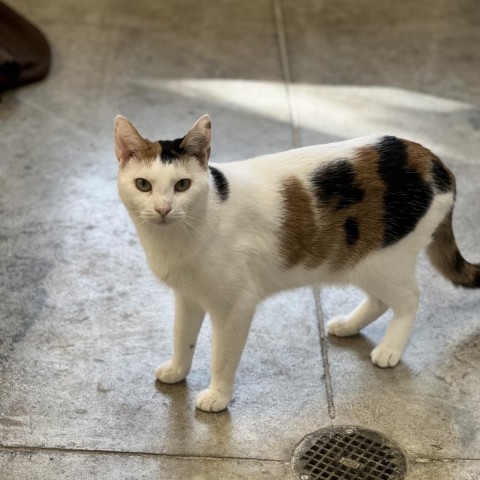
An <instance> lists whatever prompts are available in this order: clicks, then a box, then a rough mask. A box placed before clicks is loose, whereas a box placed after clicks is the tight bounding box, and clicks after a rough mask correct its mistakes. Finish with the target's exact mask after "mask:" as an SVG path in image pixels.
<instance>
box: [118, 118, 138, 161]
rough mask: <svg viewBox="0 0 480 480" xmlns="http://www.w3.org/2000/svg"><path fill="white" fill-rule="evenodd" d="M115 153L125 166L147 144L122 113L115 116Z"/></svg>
mask: <svg viewBox="0 0 480 480" xmlns="http://www.w3.org/2000/svg"><path fill="white" fill-rule="evenodd" d="M114 132H115V155H116V156H117V160H118V162H119V163H120V166H122V167H123V166H125V165H126V164H127V162H128V160H130V158H132V157H133V156H135V155H136V154H137V153H138V152H139V151H140V150H141V149H142V148H143V147H144V145H145V139H144V138H143V137H142V136H141V135H140V134H139V133H138V132H137V130H136V128H135V127H134V126H133V125H132V124H131V123H130V122H129V121H128V120H127V119H126V118H125V117H123V116H122V115H117V116H116V117H115V127H114Z"/></svg>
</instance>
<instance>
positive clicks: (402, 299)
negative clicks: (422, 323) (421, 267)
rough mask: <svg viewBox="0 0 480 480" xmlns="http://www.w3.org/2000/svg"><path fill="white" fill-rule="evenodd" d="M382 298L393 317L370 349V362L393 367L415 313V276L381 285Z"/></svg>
mask: <svg viewBox="0 0 480 480" xmlns="http://www.w3.org/2000/svg"><path fill="white" fill-rule="evenodd" d="M381 295H382V299H383V300H384V301H385V302H386V303H387V304H388V306H389V307H390V308H391V309H392V310H393V318H392V319H391V321H390V324H389V325H388V327H387V331H386V332H385V335H384V337H383V339H382V341H381V342H380V343H379V344H378V345H377V346H376V347H375V348H374V349H373V350H372V353H371V354H370V358H371V359H372V363H373V364H375V365H378V366H379V367H382V368H385V367H394V366H395V365H396V364H397V363H398V362H399V361H400V358H401V357H402V354H403V351H404V349H405V346H406V345H407V342H408V338H409V336H410V332H411V330H412V327H413V322H414V321H415V317H416V314H417V308H418V299H419V290H418V286H417V282H416V280H415V278H411V279H410V281H409V282H403V285H401V286H399V285H398V284H396V285H393V288H391V289H388V287H387V288H385V286H384V287H383V292H382V294H381Z"/></svg>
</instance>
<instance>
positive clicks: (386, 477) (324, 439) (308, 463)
mask: <svg viewBox="0 0 480 480" xmlns="http://www.w3.org/2000/svg"><path fill="white" fill-rule="evenodd" d="M292 468H293V471H294V472H295V475H296V476H297V478H299V479H300V480H401V479H403V478H404V477H405V475H406V473H407V462H406V459H405V455H404V454H403V453H402V451H401V450H400V448H399V447H398V446H397V445H395V444H394V443H393V442H392V441H391V440H389V439H388V438H385V437H384V436H383V435H380V434H379V433H377V432H374V431H372V430H366V429H364V428H358V427H350V426H344V427H332V428H323V429H322V430H317V431H316V432H313V433H310V434H309V435H307V436H306V437H305V438H304V439H303V440H302V441H301V442H300V443H299V444H298V445H297V448H296V449H295V450H294V452H293V457H292Z"/></svg>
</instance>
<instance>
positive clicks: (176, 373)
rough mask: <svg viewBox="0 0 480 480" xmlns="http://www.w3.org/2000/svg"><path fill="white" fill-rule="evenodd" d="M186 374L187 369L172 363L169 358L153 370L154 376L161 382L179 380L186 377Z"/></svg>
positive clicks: (175, 381)
mask: <svg viewBox="0 0 480 480" xmlns="http://www.w3.org/2000/svg"><path fill="white" fill-rule="evenodd" d="M187 374H188V370H185V368H181V367H177V366H175V365H173V364H172V361H171V360H167V361H166V362H163V363H162V364H161V365H160V366H159V367H158V368H157V369H156V370H155V376H156V377H157V378H158V379H159V380H160V381H161V382H163V383H177V382H181V381H182V380H184V379H185V378H186V377H187Z"/></svg>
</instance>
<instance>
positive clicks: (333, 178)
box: [311, 160, 365, 210]
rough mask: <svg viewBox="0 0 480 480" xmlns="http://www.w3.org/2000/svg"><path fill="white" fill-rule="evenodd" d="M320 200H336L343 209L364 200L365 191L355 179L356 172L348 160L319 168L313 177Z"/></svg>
mask: <svg viewBox="0 0 480 480" xmlns="http://www.w3.org/2000/svg"><path fill="white" fill-rule="evenodd" d="M311 181H312V183H313V186H314V189H315V195H316V196H317V200H318V201H319V202H324V201H328V202H330V201H335V202H336V205H335V209H336V210H342V209H344V208H348V207H350V206H352V205H354V204H355V203H358V202H360V201H362V200H363V197H364V196H365V192H364V191H363V190H362V189H361V188H360V187H359V186H358V185H357V183H356V181H355V172H354V170H353V167H352V165H351V164H350V162H348V160H337V161H335V162H332V163H329V164H328V165H327V166H326V167H323V166H322V167H320V168H318V169H317V170H316V171H315V172H314V174H313V177H312V179H311Z"/></svg>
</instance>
